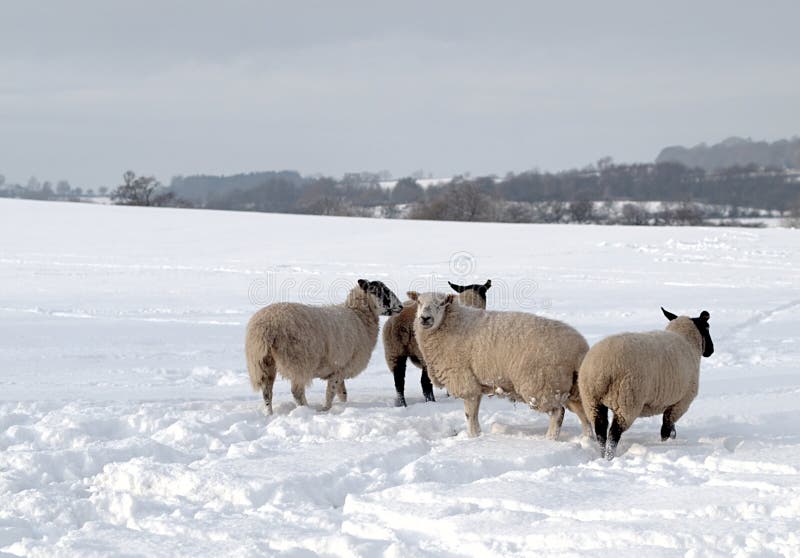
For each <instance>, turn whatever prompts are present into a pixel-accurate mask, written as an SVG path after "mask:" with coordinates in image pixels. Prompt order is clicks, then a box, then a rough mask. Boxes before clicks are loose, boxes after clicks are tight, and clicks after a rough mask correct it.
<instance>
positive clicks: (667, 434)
mask: <svg viewBox="0 0 800 558" xmlns="http://www.w3.org/2000/svg"><path fill="white" fill-rule="evenodd" d="M675 436H676V432H675V424H674V423H673V422H672V417H671V416H670V409H667V410H666V411H664V419H663V420H662V422H661V441H662V442H666V441H667V440H669V439H670V438H673V439H674V438H675Z"/></svg>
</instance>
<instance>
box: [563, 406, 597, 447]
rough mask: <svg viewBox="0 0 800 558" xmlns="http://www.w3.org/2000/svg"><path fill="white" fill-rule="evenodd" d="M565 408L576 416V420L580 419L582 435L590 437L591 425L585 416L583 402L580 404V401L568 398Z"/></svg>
mask: <svg viewBox="0 0 800 558" xmlns="http://www.w3.org/2000/svg"><path fill="white" fill-rule="evenodd" d="M567 409H569V410H570V411H572V412H573V413H575V414H576V415H577V416H578V420H580V421H581V429H582V430H583V435H584V436H586V437H587V438H591V437H592V425H591V424H590V423H589V419H588V418H586V413H585V412H584V411H583V404H581V402H580V401H575V400H573V399H568V400H567Z"/></svg>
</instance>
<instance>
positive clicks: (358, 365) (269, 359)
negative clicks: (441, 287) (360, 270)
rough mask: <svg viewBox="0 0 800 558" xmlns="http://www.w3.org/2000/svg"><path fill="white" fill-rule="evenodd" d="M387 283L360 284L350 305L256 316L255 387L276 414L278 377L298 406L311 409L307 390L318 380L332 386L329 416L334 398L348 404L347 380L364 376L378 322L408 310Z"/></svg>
mask: <svg viewBox="0 0 800 558" xmlns="http://www.w3.org/2000/svg"><path fill="white" fill-rule="evenodd" d="M402 308H403V306H402V304H401V303H400V300H399V299H398V298H397V296H396V295H395V294H394V293H393V292H392V291H391V290H390V289H389V288H388V287H387V286H386V285H384V284H383V283H382V282H381V281H366V280H364V279H359V280H358V286H357V287H354V288H353V289H352V290H351V291H350V293H349V294H348V295H347V299H346V300H345V302H344V303H342V304H338V305H331V306H308V305H305V304H297V303H289V302H281V303H277V304H271V305H269V306H266V307H265V308H262V309H261V310H259V311H258V312H256V313H255V314H254V315H253V317H252V318H250V322H249V323H248V324H247V334H246V337H245V355H246V358H247V370H248V373H249V374H250V384H251V385H252V386H253V390H255V391H259V390H260V391H261V393H262V395H263V397H264V404H265V405H266V412H267V414H269V415H271V414H272V386H273V384H274V382H275V376H276V371H277V372H280V374H281V376H283V377H285V378H287V379H288V380H290V381H291V383H292V395H293V396H294V400H295V403H297V405H307V404H308V403H307V401H306V395H305V389H306V387H307V386H308V385H309V384H310V383H311V381H312V380H313V379H314V378H322V379H326V380H328V386H327V390H326V391H325V405H324V406H323V408H322V410H324V411H327V410H329V409H330V408H331V405H332V404H333V396H334V393H336V394H338V396H339V399H340V400H341V401H342V402H345V401H347V390H346V388H345V384H344V380H345V379H347V378H352V377H354V376H356V375H358V374H359V373H361V372H362V371H363V370H364V368H366V366H367V363H368V362H369V358H370V355H371V354H372V350H373V349H374V348H375V343H376V342H377V340H378V316H380V315H383V316H391V315H394V314H397V313H398V312H400V310H402Z"/></svg>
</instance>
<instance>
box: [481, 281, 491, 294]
mask: <svg viewBox="0 0 800 558" xmlns="http://www.w3.org/2000/svg"><path fill="white" fill-rule="evenodd" d="M483 288H484V289H486V290H487V291H488V290H489V289H491V288H492V280H491V279H487V280H486V282H485V283H484V284H483Z"/></svg>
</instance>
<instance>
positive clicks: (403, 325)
mask: <svg viewBox="0 0 800 558" xmlns="http://www.w3.org/2000/svg"><path fill="white" fill-rule="evenodd" d="M447 284H448V285H450V287H451V288H452V289H453V290H454V291H456V292H457V293H458V302H459V303H460V304H465V305H467V306H473V307H475V308H486V291H488V290H489V289H490V288H491V286H492V280H491V279H489V280H488V281H486V283H484V284H482V285H456V284H454V283H451V282H450V281H448V282H447ZM416 313H417V307H416V304H413V303H411V302H406V303H405V304H404V307H403V310H402V312H400V313H399V314H397V315H396V316H393V317H391V318H389V319H388V320H387V321H386V324H385V325H384V326H383V351H384V356H385V357H386V365H387V366H388V367H389V370H391V371H392V375H393V376H394V389H395V392H396V395H395V400H394V404H395V406H396V407H405V406H406V397H405V384H406V360H411V363H412V364H413V365H414V366H416V367H418V368H421V369H422V375H421V377H420V383H421V384H422V395H423V396H424V397H425V401H436V399H435V397H434V396H433V385H432V384H431V380H430V378H429V377H428V370H427V369H426V367H425V360H424V359H423V358H422V352H421V351H420V350H419V346H418V345H417V341H416V339H415V338H414V316H416Z"/></svg>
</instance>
